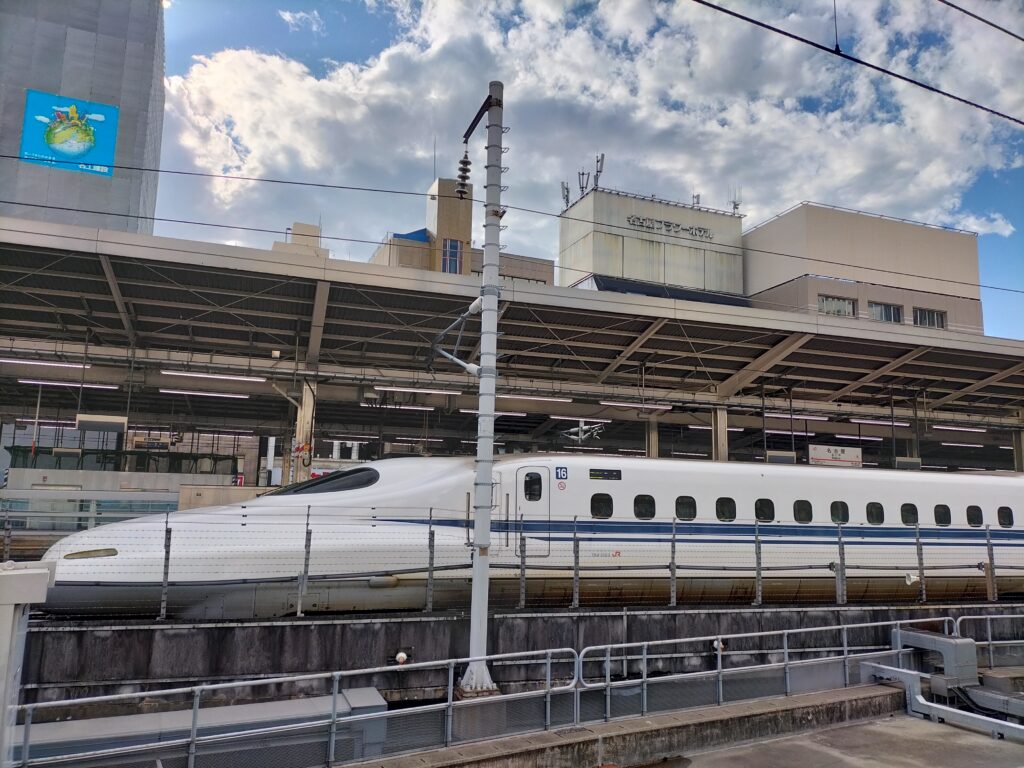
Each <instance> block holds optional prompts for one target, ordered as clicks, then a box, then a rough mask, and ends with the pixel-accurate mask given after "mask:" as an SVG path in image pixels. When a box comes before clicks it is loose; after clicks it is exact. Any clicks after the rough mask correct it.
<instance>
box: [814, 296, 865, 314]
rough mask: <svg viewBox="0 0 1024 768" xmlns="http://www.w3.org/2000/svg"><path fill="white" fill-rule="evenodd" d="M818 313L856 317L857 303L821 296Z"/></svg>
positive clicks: (835, 297) (840, 298)
mask: <svg viewBox="0 0 1024 768" xmlns="http://www.w3.org/2000/svg"><path fill="white" fill-rule="evenodd" d="M818 311H819V312H821V314H823V315H838V316H839V317H856V316H857V302H856V301H854V300H853V299H844V298H842V297H840V296H819V297H818Z"/></svg>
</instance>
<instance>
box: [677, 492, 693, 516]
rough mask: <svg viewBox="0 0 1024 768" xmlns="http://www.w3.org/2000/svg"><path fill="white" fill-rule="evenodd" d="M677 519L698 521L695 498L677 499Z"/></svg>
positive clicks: (680, 497) (683, 497)
mask: <svg viewBox="0 0 1024 768" xmlns="http://www.w3.org/2000/svg"><path fill="white" fill-rule="evenodd" d="M676 517H677V518H679V519H680V520H694V519H696V517H697V500H696V499H694V498H693V496H678V497H676Z"/></svg>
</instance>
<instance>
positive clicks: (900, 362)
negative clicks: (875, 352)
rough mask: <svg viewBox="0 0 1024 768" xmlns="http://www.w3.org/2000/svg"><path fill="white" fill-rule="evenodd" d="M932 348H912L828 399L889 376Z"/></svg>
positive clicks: (837, 397) (839, 396) (844, 395)
mask: <svg viewBox="0 0 1024 768" xmlns="http://www.w3.org/2000/svg"><path fill="white" fill-rule="evenodd" d="M931 350H932V348H931V347H917V348H916V349H912V350H910V351H909V352H907V353H906V354H903V355H900V356H899V357H897V358H896V359H895V360H893V361H892V362H889V363H886V364H885V365H883V366H882V367H881V368H876V369H875V370H873V371H872V372H871V373H869V374H868V375H867V376H864V377H863V378H861V379H858V380H857V381H854V382H852V383H850V384H847V385H846V386H845V387H843V388H842V389H839V390H837V391H836V392H834V393H832V395H830V396H829V397H828V401H829V402H833V401H835V400H838V399H839V398H841V397H846V396H847V395H848V394H850V393H851V392H853V391H855V390H857V389H858V388H860V387H862V386H864V385H865V384H870V383H871V382H873V381H875V380H876V379H879V378H881V377H882V376H887V375H888V374H890V373H893V372H894V371H895V370H896V369H897V368H900V367H901V366H904V365H906V364H907V363H909V362H910V361H911V360H914V359H916V358H918V357H920V356H921V355H923V354H925V353H926V352H930V351H931Z"/></svg>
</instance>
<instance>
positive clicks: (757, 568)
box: [754, 513, 764, 605]
mask: <svg viewBox="0 0 1024 768" xmlns="http://www.w3.org/2000/svg"><path fill="white" fill-rule="evenodd" d="M755 515H756V513H755ZM763 598H764V576H763V574H762V573H761V525H760V523H759V522H758V520H757V517H756V516H755V517H754V605H760V604H761V601H762V599H763Z"/></svg>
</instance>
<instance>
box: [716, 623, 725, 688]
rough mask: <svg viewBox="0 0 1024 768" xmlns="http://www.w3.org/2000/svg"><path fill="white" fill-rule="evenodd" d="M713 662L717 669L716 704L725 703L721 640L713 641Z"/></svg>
mask: <svg viewBox="0 0 1024 768" xmlns="http://www.w3.org/2000/svg"><path fill="white" fill-rule="evenodd" d="M715 662H716V666H717V668H718V703H719V704H721V703H722V702H723V701H725V686H724V685H723V684H722V638H721V637H719V638H718V639H717V640H715Z"/></svg>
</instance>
